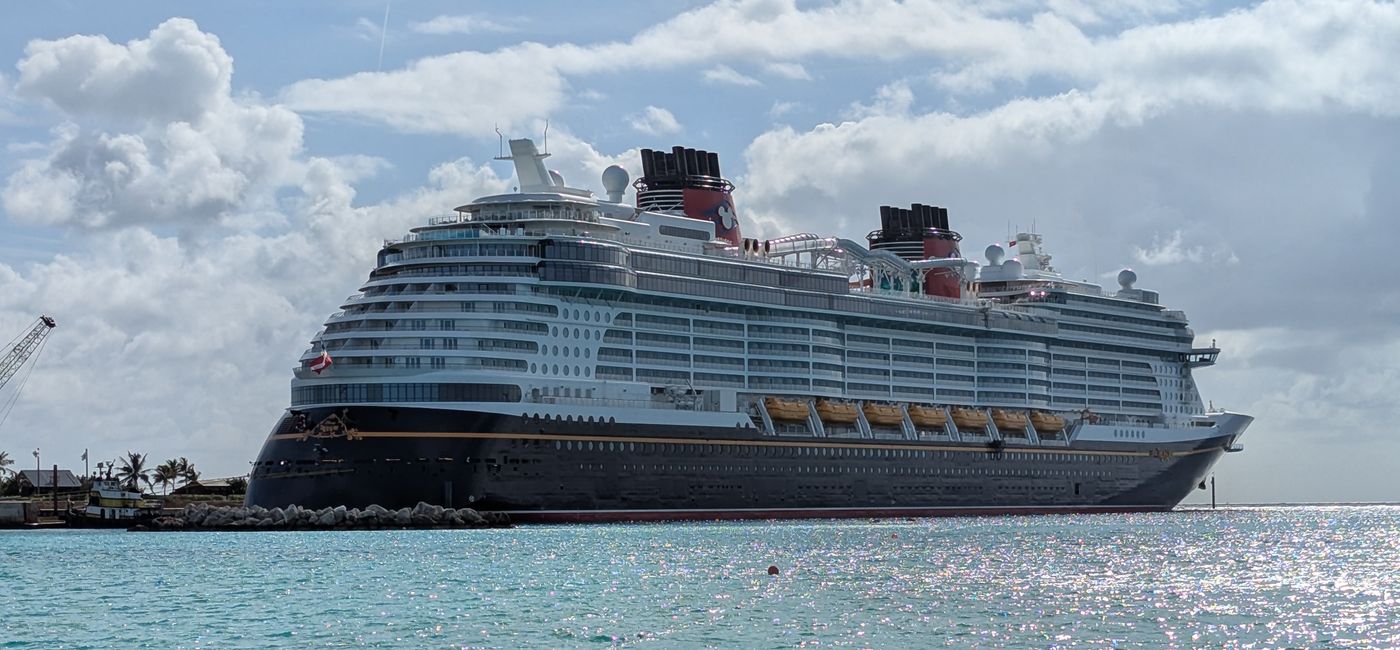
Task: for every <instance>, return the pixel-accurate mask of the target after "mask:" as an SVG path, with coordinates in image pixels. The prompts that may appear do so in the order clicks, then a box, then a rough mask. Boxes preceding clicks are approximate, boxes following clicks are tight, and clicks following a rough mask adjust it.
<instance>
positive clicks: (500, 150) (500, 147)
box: [495, 124, 506, 160]
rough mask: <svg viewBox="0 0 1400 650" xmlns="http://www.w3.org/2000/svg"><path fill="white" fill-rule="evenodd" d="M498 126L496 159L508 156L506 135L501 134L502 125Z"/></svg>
mask: <svg viewBox="0 0 1400 650" xmlns="http://www.w3.org/2000/svg"><path fill="white" fill-rule="evenodd" d="M495 127H496V160H505V157H506V136H505V135H502V134H501V125H500V124H497V125H495Z"/></svg>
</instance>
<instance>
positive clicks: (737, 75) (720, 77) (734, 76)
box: [700, 65, 762, 86]
mask: <svg viewBox="0 0 1400 650" xmlns="http://www.w3.org/2000/svg"><path fill="white" fill-rule="evenodd" d="M700 77H701V78H703V79H704V80H705V81H708V82H711V83H720V84H733V85H735V86H759V85H762V84H761V83H760V82H759V80H757V79H754V78H753V77H750V76H748V75H746V74H744V73H742V72H739V71H738V70H735V69H734V68H731V67H729V66H727V65H717V66H715V67H713V68H709V69H707V70H705V71H704V72H702V73H700Z"/></svg>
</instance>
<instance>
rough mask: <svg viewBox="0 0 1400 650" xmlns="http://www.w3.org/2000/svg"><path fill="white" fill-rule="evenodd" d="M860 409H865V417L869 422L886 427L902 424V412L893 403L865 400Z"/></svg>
mask: <svg viewBox="0 0 1400 650" xmlns="http://www.w3.org/2000/svg"><path fill="white" fill-rule="evenodd" d="M861 410H863V411H865V419H866V420H869V421H870V423H871V424H878V425H880V426H887V427H888V426H899V425H901V424H904V414H903V413H901V412H900V411H899V407H898V406H895V405H894V404H876V403H875V402H866V403H865V404H864V405H862V406H861Z"/></svg>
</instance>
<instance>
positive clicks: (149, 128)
mask: <svg viewBox="0 0 1400 650" xmlns="http://www.w3.org/2000/svg"><path fill="white" fill-rule="evenodd" d="M467 10H470V12H466V11H467ZM175 11H179V12H180V13H172V12H175ZM385 25H387V29H386V28H385ZM1396 61H1400V9H1397V7H1396V5H1394V4H1381V3H1372V2H1352V1H1332V2H1317V3H1308V2H1295V1H1291V0H1283V1H1277V2H1274V1H1270V2H1263V3H1259V4H1249V5H1238V6H1237V5H1221V4H1216V3H1208V2H1195V1H1193V0H1182V1H1178V2H1172V1H1170V0H1150V1H1149V0H1128V1H1115V2H1108V1H1099V0H1050V1H1049V2H1046V3H1036V2H1028V1H1021V0H996V1H993V2H966V3H963V2H959V1H958V0H953V1H947V0H943V1H928V2H920V1H910V2H905V3H899V4H895V3H886V2H878V1H875V0H864V1H860V0H857V1H850V2H838V1H814V2H805V1H804V2H794V1H792V0H753V1H721V2H714V3H708V4H707V3H701V2H674V3H644V4H640V5H639V4H633V3H621V2H592V3H574V2H562V1H560V2H535V3H529V4H528V5H521V4H520V3H516V2H474V3H471V4H470V5H466V4H463V3H448V2H434V1H429V0H424V1H418V2H403V1H400V2H395V3H393V4H392V6H389V7H388V11H387V20H386V6H385V3H384V2H383V1H380V0H376V1H374V2H370V1H367V0H366V1H357V0H352V1H349V2H323V3H282V2H263V3H256V2H255V3H239V4H236V5H235V4H229V3H200V4H190V5H172V4H164V3H138V4H122V5H119V6H118V5H112V4H110V3H101V2H73V1H67V2H62V1H60V2H47V3H26V4H25V5H23V6H22V7H14V8H11V9H10V10H9V11H8V12H7V20H6V21H4V22H3V24H0V146H3V147H4V155H3V157H0V334H3V338H4V339H6V340H8V339H9V338H10V337H11V336H13V335H15V334H17V333H19V332H20V331H21V330H22V329H24V328H25V327H26V326H27V325H28V324H30V323H31V322H32V321H33V320H34V318H35V317H36V316H37V315H38V314H39V313H46V314H51V315H53V316H54V317H56V318H57V319H58V321H59V328H58V329H57V330H56V331H55V332H54V334H53V336H52V337H51V338H50V342H49V344H48V346H47V347H46V349H45V350H44V353H43V355H42V358H41V359H40V361H39V363H38V365H37V366H36V368H35V369H34V370H33V372H32V374H31V375H28V377H27V381H26V383H25V385H24V390H23V393H22V395H20V396H19V399H18V401H17V402H16V403H15V406H14V409H13V411H12V413H11V414H10V416H9V418H8V419H7V420H6V421H5V422H4V423H3V424H0V450H5V451H8V452H10V454H11V456H12V457H15V458H16V459H17V460H18V461H20V464H21V465H23V464H24V463H26V462H29V461H32V457H31V456H30V455H29V451H31V450H32V449H34V448H35V447H39V448H41V449H42V452H43V454H44V464H45V466H47V465H49V464H51V463H54V462H57V463H59V464H60V465H64V466H76V467H78V468H81V466H82V465H81V461H80V460H79V455H80V454H81V453H82V450H83V449H84V448H90V449H92V451H93V459H94V461H95V460H98V459H103V458H112V457H115V456H116V455H118V454H120V453H121V452H124V451H126V450H133V451H141V452H148V453H150V454H151V455H152V456H153V457H157V458H165V457H169V456H174V455H183V456H188V457H190V458H191V459H193V460H194V461H195V462H196V464H197V465H199V466H201V467H202V468H203V469H204V471H205V473H206V474H208V475H228V474H235V473H243V472H245V471H246V470H247V468H248V465H247V463H248V461H250V460H251V459H252V458H253V457H254V456H255V455H256V453H257V449H258V447H259V445H260V444H261V441H262V438H263V437H264V436H265V435H266V432H267V430H268V429H269V427H270V426H271V425H272V423H273V422H274V421H275V419H276V418H277V416H278V414H279V412H280V411H281V409H283V408H284V407H285V406H286V402H287V386H288V381H289V378H290V369H291V367H292V366H293V364H294V362H295V359H296V357H297V355H298V354H299V353H300V352H301V351H302V350H303V349H304V348H305V347H306V344H307V341H308V340H309V339H310V337H311V336H312V335H313V334H314V333H315V332H316V330H317V329H318V328H319V326H320V324H321V323H322V322H323V320H324V319H325V317H326V316H327V315H328V314H330V313H331V312H333V311H335V310H336V309H337V305H338V304H339V302H340V301H341V300H342V299H343V298H344V297H345V296H347V295H348V294H350V293H352V292H354V290H355V289H356V287H357V285H358V283H359V282H360V281H361V280H362V279H363V278H364V276H365V274H366V273H367V271H368V269H369V266H370V265H371V264H372V260H373V256H374V252H375V250H376V249H377V247H378V244H379V242H380V241H381V240H383V239H385V238H392V237H397V236H400V235H402V234H403V233H404V231H405V230H406V229H407V228H408V227H410V226H412V225H414V224H418V223H421V222H423V221H425V220H426V219H427V218H428V217H429V216H432V215H435V214H441V213H443V212H444V211H447V210H450V209H451V208H452V207H453V206H456V205H459V204H461V203H463V202H466V201H468V200H470V199H471V198H473V197H475V196H478V195H481V194H485V193H492V192H499V191H506V190H509V189H510V187H511V185H512V179H511V176H512V173H511V170H510V169H509V168H508V167H506V166H504V165H502V164H501V163H496V162H492V161H491V160H490V159H491V157H492V156H494V155H496V152H497V136H496V129H498V128H499V129H500V130H501V131H502V132H504V133H506V134H507V135H509V136H516V137H519V136H539V135H541V134H542V133H543V131H544V127H545V121H546V120H548V121H549V149H550V151H551V152H552V153H553V154H554V155H553V157H552V158H551V159H550V163H551V165H552V166H554V167H556V168H558V169H559V170H560V171H561V172H562V173H563V174H564V175H565V177H566V178H567V179H568V180H569V181H570V184H572V185H578V186H584V187H588V188H591V189H594V190H595V191H598V190H600V189H601V188H600V184H599V182H598V180H597V179H598V175H599V173H600V172H601V170H602V169H603V168H604V167H605V166H606V165H608V164H610V163H613V162H619V163H621V164H623V165H625V166H627V167H629V168H630V169H634V170H635V169H637V168H638V167H639V164H638V163H637V161H636V150H637V149H638V148H641V147H653V148H669V147H670V146H672V145H676V144H684V145H687V146H692V147H697V148H704V149H708V150H712V151H718V152H720V153H721V161H722V163H723V166H724V169H725V173H726V175H727V176H729V177H730V178H731V179H732V180H733V181H734V182H735V183H736V185H737V186H738V190H737V192H736V201H737V202H738V205H739V209H740V210H741V215H742V216H743V218H744V220H745V221H744V225H745V228H746V233H752V234H756V235H759V236H776V235H779V234H782V233H786V232H793V231H817V232H824V233H837V234H840V235H843V236H846V237H850V238H854V239H860V238H862V237H863V236H864V235H865V233H866V232H867V231H869V230H871V229H872V228H873V227H874V226H875V225H876V224H877V221H878V213H877V206H879V205H881V204H908V203H910V202H915V201H917V202H923V203H932V204H936V205H941V206H946V207H947V208H948V209H949V211H950V214H951V219H952V224H953V226H954V227H955V228H956V229H958V230H960V231H961V232H962V233H963V235H964V237H965V239H966V241H967V245H966V246H965V248H966V249H967V250H968V251H969V252H971V251H979V250H981V248H982V247H983V246H984V245H985V244H986V243H990V242H992V241H995V240H997V239H1001V238H1004V237H1005V236H1006V235H1007V233H1008V231H1010V230H1014V229H1016V228H1018V227H1021V228H1025V227H1029V226H1031V225H1032V224H1033V225H1034V226H1035V227H1036V228H1037V229H1038V230H1039V231H1040V232H1041V233H1043V234H1044V236H1045V238H1046V241H1047V245H1048V246H1049V247H1050V249H1051V252H1052V253H1053V254H1054V256H1055V265H1056V266H1057V267H1058V268H1059V269H1060V270H1062V271H1064V272H1065V273H1066V274H1068V275H1071V276H1074V277H1076V278H1087V279H1095V278H1097V279H1099V280H1100V281H1105V282H1109V283H1110V284H1111V282H1112V281H1111V278H1112V276H1113V274H1115V273H1116V272H1117V271H1118V270H1119V269H1121V268H1123V267H1133V268H1134V269H1136V270H1137V272H1138V275H1139V276H1140V278H1141V281H1140V283H1139V286H1143V287H1147V288H1153V289H1157V290H1159V291H1160V292H1161V294H1162V296H1163V300H1164V302H1166V303H1168V304H1170V305H1171V306H1173V307H1175V308H1180V309H1184V310H1185V311H1186V312H1187V314H1188V315H1189V316H1190V317H1191V319H1192V321H1193V324H1194V327H1195V329H1196V332H1197V335H1198V342H1199V343H1200V344H1203V345H1204V344H1208V343H1209V342H1210V341H1211V340H1212V339H1215V340H1217V341H1218V342H1219V344H1220V345H1221V346H1222V347H1223V348H1224V350H1225V352H1224V354H1223V355H1222V357H1221V362H1220V364H1219V365H1217V366H1216V367H1214V368H1210V369H1206V370H1204V371H1202V372H1200V373H1199V374H1198V380H1199V383H1200V385H1201V387H1202V392H1203V393H1204V394H1205V395H1206V397H1207V398H1209V399H1211V400H1213V401H1214V403H1215V404H1216V405H1218V406H1224V407H1227V408H1230V409H1232V410H1237V411H1243V412H1247V413H1251V414H1254V415H1255V416H1257V418H1258V420H1257V421H1256V422H1255V424H1254V427H1253V428H1252V429H1251V430H1250V432H1249V435H1248V438H1247V442H1246V447H1247V451H1246V453H1243V454H1236V455H1232V456H1230V457H1228V458H1226V459H1224V461H1223V462H1222V464H1221V465H1220V466H1219V471H1218V477H1219V486H1220V493H1221V496H1222V498H1224V499H1227V500H1231V501H1238V502H1243V501H1254V502H1259V501H1362V500H1391V501H1400V479H1397V478H1396V477H1397V475H1400V442H1397V438H1396V435H1395V431H1394V429H1395V424H1394V423H1395V422H1396V421H1397V416H1400V413H1397V409H1396V408H1395V407H1394V403H1395V399H1396V398H1395V396H1396V395H1400V370H1397V369H1400V332H1397V329H1396V323H1397V320H1400V290H1397V289H1396V288H1395V287H1394V286H1393V285H1394V283H1393V281H1392V280H1393V278H1394V277H1395V273H1394V271H1393V270H1388V269H1387V267H1386V266H1385V264H1386V260H1389V259H1392V258H1394V257H1395V255H1394V254H1393V252H1392V246H1391V240H1393V239H1400V182H1397V181H1398V180H1400V65H1396ZM634 175H635V174H634ZM21 379H25V375H21V376H20V378H18V379H16V381H14V382H11V385H10V386H8V387H7V388H6V389H5V390H4V391H3V392H0V400H5V401H8V400H9V399H10V398H11V397H13V392H14V390H15V388H16V385H17V384H18V383H19V382H20V380H21ZM0 403H2V402H0Z"/></svg>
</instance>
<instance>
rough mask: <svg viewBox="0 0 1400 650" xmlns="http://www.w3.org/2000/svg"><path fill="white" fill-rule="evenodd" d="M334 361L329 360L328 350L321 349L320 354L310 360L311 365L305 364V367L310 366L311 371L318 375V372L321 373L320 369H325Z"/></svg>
mask: <svg viewBox="0 0 1400 650" xmlns="http://www.w3.org/2000/svg"><path fill="white" fill-rule="evenodd" d="M334 363H335V362H334V361H332V360H331V353H329V352H327V351H325V350H321V356H319V357H316V360H315V361H312V362H311V365H310V366H307V367H308V368H311V371H312V372H314V373H316V374H318V375H319V374H321V371H322V370H325V369H326V368H329V367H331V364H334Z"/></svg>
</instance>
